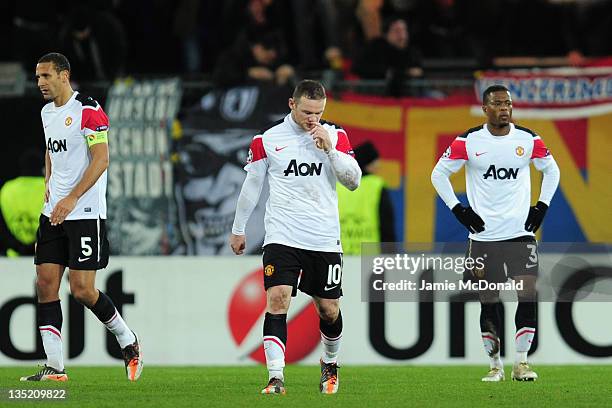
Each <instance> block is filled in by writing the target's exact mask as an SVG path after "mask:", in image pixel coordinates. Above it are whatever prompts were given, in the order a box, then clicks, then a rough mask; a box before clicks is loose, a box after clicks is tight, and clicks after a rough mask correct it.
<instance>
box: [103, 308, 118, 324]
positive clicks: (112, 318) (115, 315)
mask: <svg viewBox="0 0 612 408" xmlns="http://www.w3.org/2000/svg"><path fill="white" fill-rule="evenodd" d="M116 317H117V311H116V310H115V314H114V315H113V317H111V318H110V320H109V321H108V322H104V324H109V323H110V322H112V321H113V320H115V318H116Z"/></svg>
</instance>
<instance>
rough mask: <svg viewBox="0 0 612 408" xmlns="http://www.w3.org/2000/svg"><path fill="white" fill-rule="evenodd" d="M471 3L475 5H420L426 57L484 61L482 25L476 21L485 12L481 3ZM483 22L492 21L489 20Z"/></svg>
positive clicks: (437, 0)
mask: <svg viewBox="0 0 612 408" xmlns="http://www.w3.org/2000/svg"><path fill="white" fill-rule="evenodd" d="M471 3H474V2H470V1H469V0H463V1H462V0H428V1H424V2H421V4H420V7H419V9H418V11H417V13H418V21H422V22H423V24H422V27H421V33H420V35H422V37H421V38H420V42H419V43H420V44H423V51H424V53H425V56H427V57H433V58H448V59H451V58H457V57H464V58H474V57H476V58H477V59H482V58H483V56H484V54H485V50H484V46H483V45H482V40H483V39H482V38H481V37H483V34H482V28H481V27H482V25H483V22H482V20H479V19H478V18H477V17H476V16H481V14H482V12H481V11H480V10H478V9H479V8H482V7H481V5H480V2H478V5H476V4H471ZM486 3H488V2H486ZM484 19H485V20H487V19H489V20H491V19H490V18H487V17H485V18H484ZM486 22H487V21H485V23H486ZM496 31H497V30H496ZM495 34H496V35H497V34H498V33H497V32H495ZM425 44H426V45H427V47H425Z"/></svg>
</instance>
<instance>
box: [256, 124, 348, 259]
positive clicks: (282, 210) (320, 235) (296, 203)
mask: <svg viewBox="0 0 612 408" xmlns="http://www.w3.org/2000/svg"><path fill="white" fill-rule="evenodd" d="M321 124H322V125H323V127H324V128H325V129H326V130H327V131H328V133H329V135H330V139H331V143H332V146H335V148H336V150H338V151H339V152H342V153H344V154H349V155H351V156H353V151H352V148H351V145H350V142H349V140H348V137H347V135H346V132H345V131H344V130H343V129H342V128H340V127H339V126H337V125H334V124H333V123H330V122H326V121H321ZM244 168H245V170H246V171H248V172H257V173H258V174H260V175H262V176H266V175H267V176H268V182H269V185H270V196H269V197H268V201H267V203H266V215H265V217H264V224H265V229H266V236H265V239H264V245H267V244H272V243H275V244H282V245H287V246H290V247H294V248H300V249H307V250H313V251H322V252H342V246H341V243H340V222H339V218H338V196H337V195H336V181H337V180H336V175H335V174H334V171H333V169H332V167H331V164H330V162H329V159H328V157H327V154H326V153H325V152H323V151H322V150H320V149H317V148H316V146H315V144H314V141H313V139H312V136H311V135H310V133H308V132H306V131H304V130H303V129H302V128H301V127H300V126H299V125H298V124H297V123H295V121H294V120H293V119H292V117H291V114H288V115H287V116H285V118H284V119H283V120H281V121H279V122H277V123H275V124H274V125H273V126H272V127H270V128H268V129H267V130H265V131H264V132H263V133H262V134H261V135H257V136H255V137H254V138H253V141H252V142H251V148H250V150H249V158H248V162H247V165H246V166H245V167H244Z"/></svg>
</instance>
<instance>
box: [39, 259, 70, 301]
mask: <svg viewBox="0 0 612 408" xmlns="http://www.w3.org/2000/svg"><path fill="white" fill-rule="evenodd" d="M64 269H66V267H65V266H64V265H58V264H53V263H43V264H39V265H36V293H37V294H38V300H39V301H40V302H42V303H44V302H52V301H54V300H57V299H59V297H58V294H59V289H60V285H61V282H62V276H63V275H64Z"/></svg>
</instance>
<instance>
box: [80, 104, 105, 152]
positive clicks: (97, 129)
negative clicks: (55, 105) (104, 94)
mask: <svg viewBox="0 0 612 408" xmlns="http://www.w3.org/2000/svg"><path fill="white" fill-rule="evenodd" d="M108 128H109V122H108V116H106V113H104V110H102V107H101V106H100V105H96V107H90V106H83V111H82V116H81V132H82V134H83V136H84V137H85V140H86V141H87V145H88V146H90V147H91V146H92V145H95V144H98V143H108Z"/></svg>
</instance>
